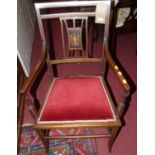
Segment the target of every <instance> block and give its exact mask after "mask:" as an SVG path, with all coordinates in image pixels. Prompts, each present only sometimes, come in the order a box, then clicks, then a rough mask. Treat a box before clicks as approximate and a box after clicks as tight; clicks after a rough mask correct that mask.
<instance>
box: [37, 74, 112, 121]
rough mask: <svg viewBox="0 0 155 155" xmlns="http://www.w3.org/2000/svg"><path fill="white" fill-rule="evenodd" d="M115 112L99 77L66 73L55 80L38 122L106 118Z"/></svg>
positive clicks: (110, 117)
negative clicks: (74, 75)
mask: <svg viewBox="0 0 155 155" xmlns="http://www.w3.org/2000/svg"><path fill="white" fill-rule="evenodd" d="M108 119H110V120H111V119H114V114H113V111H112V108H111V105H110V103H109V100H108V96H107V93H106V90H105V89H104V85H103V83H102V81H101V77H97V76H94V77H69V78H59V79H56V80H54V82H53V84H52V86H51V88H50V91H49V94H48V96H47V99H46V101H45V104H44V106H43V109H42V111H41V114H40V120H39V121H40V122H42V121H43V122H44V121H45V122H48V121H73V120H108Z"/></svg>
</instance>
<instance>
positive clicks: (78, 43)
mask: <svg viewBox="0 0 155 155" xmlns="http://www.w3.org/2000/svg"><path fill="white" fill-rule="evenodd" d="M81 34H82V30H81V28H68V40H69V50H74V49H82V35H81Z"/></svg>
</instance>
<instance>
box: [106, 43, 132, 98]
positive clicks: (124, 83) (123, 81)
mask: <svg viewBox="0 0 155 155" xmlns="http://www.w3.org/2000/svg"><path fill="white" fill-rule="evenodd" d="M104 50H105V56H106V59H107V62H108V64H109V65H110V67H111V68H112V69H113V71H114V73H115V74H116V76H117V77H118V79H119V81H120V83H121V85H122V86H123V88H124V90H125V96H126V97H127V96H128V95H129V93H130V86H129V84H128V82H127V80H126V79H125V77H124V76H123V74H122V72H121V71H120V69H119V67H118V66H117V65H116V63H115V62H114V60H113V59H112V57H111V55H110V52H109V49H108V45H107V42H105V46H104Z"/></svg>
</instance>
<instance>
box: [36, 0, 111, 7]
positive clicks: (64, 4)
mask: <svg viewBox="0 0 155 155" xmlns="http://www.w3.org/2000/svg"><path fill="white" fill-rule="evenodd" d="M110 1H111V0H101V1H74V2H72V1H71V2H46V3H35V7H36V8H38V9H45V8H58V7H59V8H60V7H81V6H96V5H97V4H101V3H107V2H110Z"/></svg>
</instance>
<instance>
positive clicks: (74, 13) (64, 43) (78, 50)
mask: <svg viewBox="0 0 155 155" xmlns="http://www.w3.org/2000/svg"><path fill="white" fill-rule="evenodd" d="M110 7H111V0H103V1H74V2H70V1H69V2H48V3H36V4H35V9H36V14H37V20H38V24H39V30H40V35H41V39H42V42H43V45H44V46H45V47H49V45H48V44H49V43H51V41H49V39H48V38H49V37H48V35H49V33H48V32H46V31H47V27H46V26H47V25H46V26H45V21H46V20H47V21H49V20H50V21H52V22H51V23H52V26H51V27H52V29H53V30H52V35H53V36H54V37H53V38H52V40H53V41H52V42H53V43H52V44H53V47H54V48H53V50H52V51H51V49H49V48H48V52H49V56H48V64H49V65H55V64H56V65H57V64H65V63H82V62H83V63H88V62H90V63H92V62H97V63H102V62H103V60H104V50H103V49H104V40H107V39H108V35H109V18H110ZM46 24H47V23H46ZM51 27H50V28H51ZM48 28H49V27H48ZM95 35H96V37H98V41H96V42H95V43H94V40H95ZM99 43H100V45H98V44H99ZM51 53H53V54H51ZM51 55H54V57H52V56H51ZM51 57H52V58H51Z"/></svg>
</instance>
